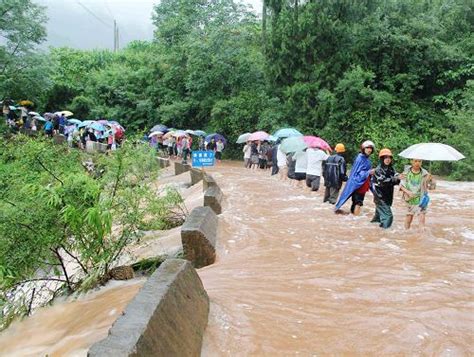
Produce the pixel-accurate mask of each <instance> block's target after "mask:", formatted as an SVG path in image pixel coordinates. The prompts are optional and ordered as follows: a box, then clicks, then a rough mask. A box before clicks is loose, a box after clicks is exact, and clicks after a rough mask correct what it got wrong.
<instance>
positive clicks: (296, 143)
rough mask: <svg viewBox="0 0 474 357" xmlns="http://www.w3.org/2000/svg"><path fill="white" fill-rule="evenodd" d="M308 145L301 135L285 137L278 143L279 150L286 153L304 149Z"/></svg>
mask: <svg viewBox="0 0 474 357" xmlns="http://www.w3.org/2000/svg"><path fill="white" fill-rule="evenodd" d="M307 147H308V145H306V143H305V142H304V140H303V137H300V136H292V137H291V138H286V139H285V140H283V141H282V143H281V145H280V150H281V151H283V152H284V153H286V154H288V153H290V152H298V151H303V150H304V149H306V148H307Z"/></svg>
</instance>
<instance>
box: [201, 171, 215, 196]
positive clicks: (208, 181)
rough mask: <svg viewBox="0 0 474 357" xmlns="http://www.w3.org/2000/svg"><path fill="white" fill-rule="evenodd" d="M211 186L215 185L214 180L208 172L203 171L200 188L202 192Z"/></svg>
mask: <svg viewBox="0 0 474 357" xmlns="http://www.w3.org/2000/svg"><path fill="white" fill-rule="evenodd" d="M211 186H217V182H216V180H214V177H212V176H211V175H209V174H206V173H203V181H202V189H203V191H204V192H206V191H207V189H208V188H209V187H211Z"/></svg>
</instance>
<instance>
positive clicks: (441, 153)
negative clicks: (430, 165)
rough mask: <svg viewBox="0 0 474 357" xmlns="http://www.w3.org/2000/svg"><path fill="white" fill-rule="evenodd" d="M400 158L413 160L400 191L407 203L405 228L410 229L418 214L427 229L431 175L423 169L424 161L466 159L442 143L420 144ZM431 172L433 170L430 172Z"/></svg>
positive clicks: (408, 149) (405, 151)
mask: <svg viewBox="0 0 474 357" xmlns="http://www.w3.org/2000/svg"><path fill="white" fill-rule="evenodd" d="M399 156H401V157H404V158H406V159H410V160H411V165H410V166H408V167H406V169H405V171H404V172H403V174H402V182H401V184H400V190H401V191H402V192H403V198H404V199H405V201H406V203H407V210H408V211H407V215H406V218H405V228H406V229H410V227H411V224H412V222H413V217H414V216H415V215H416V214H418V217H419V222H420V226H421V228H422V229H424V227H425V216H426V210H427V208H428V203H429V200H430V199H429V196H428V189H429V184H430V182H431V181H432V178H431V174H430V173H429V172H428V171H426V170H425V169H423V168H422V166H421V165H422V163H423V160H428V161H430V162H431V161H458V160H462V159H464V158H465V156H464V155H463V154H461V153H460V152H459V151H457V150H456V149H455V148H453V147H451V146H449V145H446V144H442V143H419V144H415V145H412V146H410V147H408V148H407V149H405V150H403V151H402V152H401V153H400V154H399ZM430 171H431V170H430Z"/></svg>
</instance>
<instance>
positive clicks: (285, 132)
mask: <svg viewBox="0 0 474 357" xmlns="http://www.w3.org/2000/svg"><path fill="white" fill-rule="evenodd" d="M273 136H276V137H277V138H290V137H292V136H303V134H301V133H300V132H299V131H298V130H296V129H294V128H283V129H279V130H277V131H276V132H275V134H273Z"/></svg>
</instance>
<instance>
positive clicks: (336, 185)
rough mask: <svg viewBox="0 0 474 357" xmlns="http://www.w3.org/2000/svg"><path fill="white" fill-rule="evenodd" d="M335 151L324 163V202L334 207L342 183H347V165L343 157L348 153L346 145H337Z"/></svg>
mask: <svg viewBox="0 0 474 357" xmlns="http://www.w3.org/2000/svg"><path fill="white" fill-rule="evenodd" d="M334 151H336V153H335V154H333V155H331V156H329V157H328V159H327V160H326V161H324V162H323V177H324V186H325V187H326V189H325V191H324V200H323V202H329V203H330V204H332V205H335V204H336V201H337V196H339V191H340V189H341V187H342V183H343V182H346V181H347V165H346V160H345V159H344V156H343V154H344V153H345V152H346V148H345V146H344V144H341V143H339V144H337V145H336V147H335V148H334Z"/></svg>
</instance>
